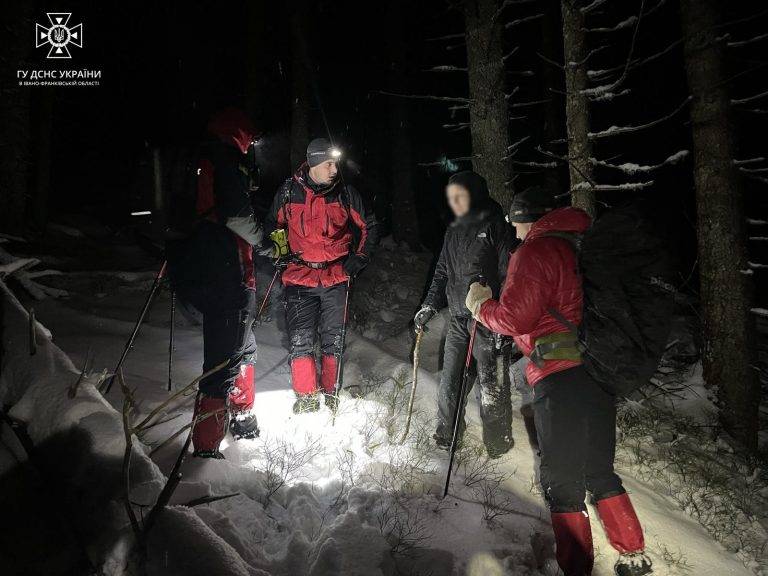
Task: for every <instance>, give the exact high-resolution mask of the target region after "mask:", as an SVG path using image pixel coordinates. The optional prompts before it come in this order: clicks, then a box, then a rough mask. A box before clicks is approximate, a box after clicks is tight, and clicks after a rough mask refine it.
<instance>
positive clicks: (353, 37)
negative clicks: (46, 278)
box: [32, 0, 768, 270]
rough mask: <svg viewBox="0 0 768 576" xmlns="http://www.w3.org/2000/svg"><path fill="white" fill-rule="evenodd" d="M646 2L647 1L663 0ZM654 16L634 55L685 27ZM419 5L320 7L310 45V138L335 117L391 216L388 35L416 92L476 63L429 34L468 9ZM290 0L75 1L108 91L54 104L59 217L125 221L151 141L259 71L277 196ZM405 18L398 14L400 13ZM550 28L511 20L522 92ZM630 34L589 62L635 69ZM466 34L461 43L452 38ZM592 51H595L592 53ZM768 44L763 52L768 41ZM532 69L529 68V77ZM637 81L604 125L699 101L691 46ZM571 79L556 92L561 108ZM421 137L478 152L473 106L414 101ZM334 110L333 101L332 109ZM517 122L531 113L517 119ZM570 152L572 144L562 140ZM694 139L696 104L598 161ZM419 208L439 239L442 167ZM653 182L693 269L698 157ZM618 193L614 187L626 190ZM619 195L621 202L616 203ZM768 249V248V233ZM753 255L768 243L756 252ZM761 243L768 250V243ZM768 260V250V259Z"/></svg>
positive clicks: (751, 143) (648, 159) (237, 93)
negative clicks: (691, 117)
mask: <svg viewBox="0 0 768 576" xmlns="http://www.w3.org/2000/svg"><path fill="white" fill-rule="evenodd" d="M656 3H657V2H656V1H653V0H648V1H647V2H646V6H647V7H649V6H654V5H656ZM666 4H667V5H662V7H661V8H659V9H658V10H657V11H656V12H654V13H653V14H651V15H649V16H648V17H647V18H646V19H644V21H643V24H642V26H641V29H640V34H639V36H638V42H637V46H636V49H635V53H636V54H637V55H639V56H643V55H649V54H652V53H654V52H657V51H658V50H660V49H661V48H662V47H664V46H667V45H668V44H670V43H672V42H673V41H674V40H675V39H677V38H679V37H680V31H679V24H678V18H677V13H676V6H675V4H676V3H675V2H672V1H669V2H667V3H666ZM403 5H404V6H408V8H407V10H402V11H400V12H396V11H393V10H388V6H387V3H369V2H354V1H350V0H340V1H334V2H330V1H318V2H310V6H311V8H310V15H309V17H308V19H307V21H308V32H307V45H308V50H309V53H310V57H311V58H312V60H313V63H314V74H313V76H314V77H313V78H308V79H307V81H308V82H311V84H312V86H314V87H316V89H315V90H313V92H314V93H315V94H316V102H315V105H314V106H313V107H312V124H313V129H312V135H313V136H318V135H325V132H326V130H325V124H324V122H323V112H324V113H325V116H326V117H327V122H328V126H329V127H330V130H331V132H332V136H333V137H334V139H335V140H337V141H339V142H341V143H342V144H343V145H344V148H345V151H346V153H347V157H348V158H350V159H351V160H353V161H354V162H356V163H357V164H358V165H359V166H360V167H361V169H362V171H361V174H360V176H359V182H358V183H359V187H360V188H361V189H362V190H363V192H364V193H365V194H367V195H368V196H369V198H371V199H372V200H373V201H374V202H375V205H376V207H377V210H378V211H379V213H380V216H381V217H382V219H383V220H384V221H385V223H386V221H387V217H388V215H387V205H388V189H389V187H390V174H389V172H388V162H389V160H388V158H389V153H390V147H391V145H390V143H389V141H388V139H387V137H386V134H385V128H386V123H387V107H388V104H389V98H390V97H388V96H383V95H381V94H379V93H378V91H380V90H386V89H387V88H388V86H387V78H388V71H389V65H390V60H391V58H390V56H389V54H390V52H389V50H390V40H391V39H392V38H393V36H397V37H398V38H401V39H403V40H404V41H405V42H406V45H407V62H408V68H409V70H410V71H411V73H410V75H409V84H410V85H409V86H408V87H407V91H408V92H410V93H413V94H442V95H457V96H462V95H465V94H466V77H465V76H464V75H463V74H460V73H444V74H439V73H434V72H426V71H424V70H425V69H426V68H428V67H430V66H434V65H444V64H453V65H458V66H464V50H463V47H461V46H458V47H456V48H454V49H450V50H449V49H446V46H447V45H450V43H446V42H434V41H427V40H426V39H428V38H433V37H436V36H443V35H446V34H452V33H457V32H460V31H461V29H462V26H463V22H462V18H461V15H460V14H459V13H457V12H455V11H451V10H449V9H447V6H446V3H445V2H440V1H436V0H427V1H424V2H411V3H404V4H403ZM757 5H758V4H757V3H753V2H732V3H728V5H727V12H728V14H727V19H729V20H730V19H735V18H738V17H740V16H743V15H745V14H751V13H754V12H755V11H756V10H755V6H757ZM291 6H292V3H291V2H268V3H266V4H264V9H263V11H262V14H263V21H262V23H261V24H260V25H253V24H251V22H249V18H250V17H251V16H250V15H252V14H253V12H254V10H253V9H251V10H250V11H249V10H248V9H247V4H246V2H245V1H244V0H232V1H225V2H223V1H218V2H216V1H212V0H205V1H202V2H195V3H189V2H187V3H181V2H155V3H149V2H131V3H128V2H114V1H96V0H90V1H86V0H79V1H76V0H73V1H71V2H69V3H68V4H67V6H66V10H67V11H72V12H73V23H76V22H83V25H84V42H85V46H84V48H83V49H81V50H79V49H74V50H75V52H74V57H73V59H72V61H71V62H70V63H69V64H68V66H71V67H73V68H80V67H83V68H100V69H101V70H102V74H103V78H102V84H101V86H99V87H87V88H66V89H59V90H58V91H57V92H56V98H55V102H54V116H53V117H54V124H53V130H52V133H53V142H52V146H53V150H52V155H53V158H54V162H53V166H52V176H51V181H52V201H51V206H52V211H53V214H54V215H53V219H54V220H55V219H56V217H55V214H56V213H57V212H61V213H76V212H82V211H91V212H93V213H95V214H96V215H98V216H99V217H100V218H101V219H103V220H104V221H106V222H112V223H119V222H124V221H125V220H126V218H127V213H128V212H129V210H130V209H135V208H139V207H141V206H140V205H141V203H142V202H143V200H141V195H142V191H145V190H146V189H147V187H148V185H149V180H148V177H149V169H148V161H149V150H150V148H151V147H152V146H156V145H158V146H164V145H168V144H169V143H173V142H179V141H182V140H186V139H192V138H196V137H199V136H200V135H201V134H203V130H202V129H203V127H204V123H205V119H206V117H207V116H208V114H209V113H210V112H211V111H213V110H214V109H215V108H217V107H219V106H222V105H225V104H229V103H238V102H241V103H242V102H245V101H246V100H247V99H245V98H246V97H247V96H248V95H249V94H251V95H252V91H251V93H249V92H248V90H249V84H248V74H249V71H251V74H253V70H257V71H258V75H257V78H258V81H257V82H256V84H252V85H258V94H257V95H256V98H258V100H259V101H260V102H261V104H260V105H259V107H258V108H259V110H258V114H256V115H257V116H259V117H260V119H259V122H260V125H261V127H262V128H263V130H264V135H265V141H264V142H265V153H266V156H267V157H268V158H266V164H265V170H264V171H265V175H264V180H263V190H264V191H265V193H266V194H271V193H272V191H273V190H274V188H275V187H276V186H277V184H278V183H279V182H280V181H282V180H283V179H284V178H285V177H287V176H288V170H289V163H288V159H287V156H288V140H287V130H288V126H289V119H290V100H291V92H290V89H291V84H290V77H289V74H290V70H291V60H290V59H291V49H292V46H291V38H290V33H289V17H288V16H289V10H290V9H291ZM638 6H639V2H623V1H622V2H619V1H613V2H608V3H607V4H606V9H605V13H604V14H603V15H600V16H596V17H595V18H593V19H592V20H591V21H590V25H592V26H612V25H614V24H616V23H617V22H619V21H621V20H623V19H625V18H626V17H628V16H631V15H632V14H634V13H636V11H637V8H638ZM61 9H62V7H61V6H59V5H58V3H55V2H50V3H46V2H41V3H40V6H39V11H38V12H39V18H38V20H41V21H42V20H43V19H44V18H45V16H44V13H45V12H46V11H47V10H61ZM552 9H555V10H556V9H557V3H556V2H552V1H551V0H541V2H539V3H530V4H522V5H520V6H519V7H515V8H511V9H508V10H507V12H506V16H505V17H506V18H507V20H512V19H514V18H518V17H524V16H528V15H532V14H537V13H540V12H541V11H542V10H552ZM393 12H395V13H394V14H393ZM764 23H765V18H763V19H759V20H756V21H754V22H747V23H745V24H743V25H739V26H737V27H735V28H733V29H729V30H730V31H731V32H732V33H733V34H734V35H738V37H749V36H751V35H754V34H755V33H757V32H759V31H760V30H761V29H763V28H764V27H765V25H764ZM540 30H541V25H540V23H539V22H538V21H536V20H534V21H533V22H530V23H527V24H523V25H520V26H516V27H513V28H511V29H510V30H508V31H507V32H506V33H505V42H506V43H507V48H511V47H513V46H519V47H520V48H519V50H518V52H517V53H516V54H515V55H514V57H512V58H510V59H509V61H508V64H507V65H508V69H509V70H510V71H511V73H510V75H509V78H508V81H509V84H508V89H511V87H512V86H514V85H516V84H519V85H520V91H519V92H518V94H516V96H515V97H516V98H517V99H518V101H521V102H524V101H531V100H536V99H539V98H541V97H542V92H541V90H542V86H541V82H540V81H539V79H540V77H541V71H542V67H543V66H548V64H545V63H543V62H542V60H541V59H539V58H538V57H537V56H536V53H537V52H538V51H540V49H541V48H540V36H541V33H540ZM630 37H631V30H630V31H623V32H616V33H610V34H608V33H604V34H598V33H595V34H592V35H590V39H591V40H593V41H594V46H598V45H601V44H604V43H606V44H607V43H609V42H610V43H611V48H610V49H607V50H604V51H603V52H602V53H600V54H599V55H598V56H597V57H596V58H595V59H594V63H593V65H592V66H591V67H592V68H594V69H599V68H606V67H610V66H616V65H619V64H621V63H622V62H623V61H624V59H625V55H626V53H627V51H628V49H629V40H630ZM454 44H455V42H454ZM594 46H593V47H594ZM761 48H762V50H761ZM764 48H765V42H763V43H762V45H761V44H759V43H758V44H757V45H756V46H755V47H754V48H750V49H741V50H739V51H735V52H736V53H735V54H733V55H732V57H731V61H730V62H729V64H730V66H731V68H732V70H731V72H732V73H733V74H738V73H739V72H741V71H743V70H747V69H751V68H759V67H760V66H762V62H761V60H760V58H761V57H762V56H763V55H764V54H765V51H764ZM44 56H45V51H44V50H43V49H39V50H37V51H36V52H35V53H34V55H33V60H32V63H33V65H38V66H39V67H40V68H45V67H46V66H48V64H47V62H46V59H45V57H44ZM523 70H530V71H532V72H533V74H532V75H531V76H521V75H519V74H517V73H514V72H515V71H523ZM765 77H766V75H765V73H764V71H762V72H761V71H760V70H757V71H756V72H753V73H751V74H744V75H742V76H737V77H736V78H735V79H734V80H733V93H734V94H735V95H740V96H743V95H750V94H755V93H758V92H760V91H762V90H765ZM627 87H628V88H631V89H632V94H631V95H629V96H626V97H622V98H620V99H617V100H616V101H615V102H613V103H603V104H595V105H594V106H593V108H592V111H593V115H592V120H593V121H592V124H593V129H598V130H599V129H604V128H607V127H608V126H610V125H612V124H641V123H644V122H647V121H649V120H653V119H655V118H658V117H660V116H663V115H664V114H667V113H668V112H670V111H671V110H673V109H674V108H675V107H677V106H678V105H679V104H680V103H681V102H682V101H683V99H684V98H685V97H686V94H687V92H686V86H685V73H684V69H683V67H682V54H681V49H680V47H679V46H678V47H676V48H673V49H672V50H671V51H670V53H669V54H667V55H665V56H663V57H661V58H659V59H658V61H656V62H654V63H652V64H649V65H646V66H644V67H641V68H638V69H636V70H633V71H632V72H631V75H630V78H629V80H628V82H627ZM559 90H560V88H555V92H554V93H553V94H551V97H553V98H556V99H557V100H558V102H562V95H561V94H559V93H558V92H559ZM408 103H409V113H410V118H411V125H410V126H409V131H410V137H411V141H412V143H413V163H414V164H416V163H421V162H431V161H435V160H437V159H438V157H439V156H440V155H442V154H447V155H448V156H466V155H467V154H468V153H469V151H470V148H469V133H468V130H461V131H458V132H448V131H446V130H445V129H443V128H442V127H441V125H442V124H445V123H450V122H461V121H464V120H465V119H466V117H467V113H466V112H464V111H459V112H458V113H457V114H456V116H455V117H452V116H451V114H450V113H449V111H448V109H447V105H445V104H444V103H438V102H429V101H417V100H409V101H408ZM321 108H322V111H321ZM512 115H514V116H517V112H515V113H514V114H512ZM525 115H526V117H525V118H521V119H517V120H512V121H511V124H510V129H511V135H512V140H513V141H515V140H517V139H519V138H521V137H522V136H525V135H529V134H530V135H532V139H531V142H530V144H531V145H530V146H528V147H527V148H525V149H523V150H522V151H521V152H520V155H519V157H518V158H519V159H520V160H536V161H545V160H546V159H545V158H543V157H542V156H540V155H538V154H537V153H536V152H535V151H534V150H533V146H534V145H536V144H543V142H541V130H540V125H541V122H542V118H541V111H540V108H537V107H530V108H526V109H525ZM765 118H766V116H762V117H761V118H755V117H754V116H747V117H746V118H745V117H744V115H743V114H742V115H737V116H736V117H735V121H736V122H737V126H738V128H739V130H738V134H739V138H740V140H739V144H740V148H741V151H742V153H741V155H742V156H743V157H745V158H746V157H752V156H758V155H765V154H762V153H761V150H762V151H764V150H765V146H764V144H763V141H762V139H761V136H760V135H761V133H762V131H763V130H762V129H761V128H760V124H757V125H756V124H755V122H760V123H764V121H765ZM549 147H550V148H551V149H554V150H558V151H559V152H563V151H564V149H563V147H562V145H560V147H559V148H558V145H551V146H549ZM683 148H686V149H690V141H689V126H688V125H687V111H685V110H683V112H682V113H680V114H679V115H678V116H676V117H675V118H673V119H671V120H670V121H668V122H665V123H663V124H662V125H660V126H659V127H656V128H653V129H651V130H647V131H644V132H642V133H639V134H638V135H636V136H632V137H620V138H615V139H612V140H611V141H610V142H606V143H605V144H602V143H601V144H598V146H597V147H596V155H597V156H598V157H599V158H601V159H610V160H611V161H612V162H614V163H621V162H630V161H631V162H637V163H641V164H645V163H647V164H653V163H657V162H659V161H661V160H663V159H664V158H666V157H667V156H668V155H670V154H672V153H674V152H676V151H677V150H680V149H683ZM519 172H520V173H519V177H518V180H517V181H516V186H517V187H525V186H527V185H529V184H530V183H532V182H535V181H536V180H537V179H540V178H541V177H542V173H541V172H540V171H539V172H536V171H532V170H531V169H529V168H525V169H520V171H519ZM415 175H416V178H415V186H416V190H417V202H418V206H419V209H420V219H421V222H420V224H421V227H422V241H423V242H424V244H425V245H427V246H429V247H430V248H433V249H434V248H436V247H439V245H440V241H441V236H440V232H441V230H442V228H443V226H444V221H445V216H446V208H445V205H444V202H443V200H442V187H443V185H444V183H445V180H446V178H447V175H446V174H445V173H444V172H442V171H440V170H439V169H436V168H429V169H426V168H422V167H417V168H416V169H415ZM597 175H598V177H599V179H600V181H601V182H605V183H609V182H612V179H613V181H615V178H616V176H615V174H611V173H608V172H605V173H604V171H598V173H597ZM653 179H654V180H655V181H656V185H655V186H654V187H653V189H651V190H648V191H645V192H644V195H646V196H649V197H650V198H652V199H653V200H654V201H656V202H658V205H659V210H658V216H659V219H660V221H661V222H662V223H663V225H664V226H665V227H666V228H667V229H668V230H670V231H671V232H672V234H673V240H674V242H675V245H676V246H677V247H678V248H679V253H680V256H681V270H690V268H691V266H692V264H693V254H694V249H695V235H694V224H693V219H694V212H693V189H692V187H693V183H692V179H691V163H690V160H687V161H686V162H684V163H682V164H681V165H680V166H677V167H672V168H665V169H663V170H662V171H660V172H659V173H658V174H655V175H654V177H653ZM746 190H747V203H748V207H749V210H748V212H749V214H750V215H751V216H752V217H757V216H758V215H759V213H760V212H762V213H764V212H765V207H766V200H765V199H766V198H768V195H766V194H765V185H764V184H763V185H752V184H749V185H748V186H747V188H746ZM613 194H615V193H613ZM602 199H603V200H605V201H607V202H613V201H614V200H615V199H616V196H610V197H604V198H602ZM763 244H766V243H763ZM751 249H752V250H753V252H754V253H757V252H758V250H757V247H754V246H751ZM763 252H765V250H764V249H763ZM760 256H761V257H762V259H763V260H766V258H765V257H764V256H765V254H762V255H760Z"/></svg>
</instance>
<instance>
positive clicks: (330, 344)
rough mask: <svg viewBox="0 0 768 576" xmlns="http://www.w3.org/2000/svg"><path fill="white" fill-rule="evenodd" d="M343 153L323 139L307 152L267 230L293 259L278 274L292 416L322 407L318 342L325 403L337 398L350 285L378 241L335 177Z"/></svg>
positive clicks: (357, 200)
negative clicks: (280, 233)
mask: <svg viewBox="0 0 768 576" xmlns="http://www.w3.org/2000/svg"><path fill="white" fill-rule="evenodd" d="M340 156H341V153H340V152H339V151H338V149H336V148H334V147H333V146H332V145H331V143H330V142H329V141H328V140H326V139H325V138H317V139H315V140H313V141H312V142H310V143H309V146H308V147H307V161H306V163H304V164H302V165H301V166H300V167H299V169H298V170H297V171H296V173H295V174H294V175H293V177H291V178H290V179H289V180H288V181H287V182H286V183H285V184H284V185H283V186H282V187H281V188H280V190H278V192H277V194H276V195H275V200H274V202H273V203H272V208H271V209H270V214H269V215H268V217H267V221H266V230H267V231H268V232H270V233H271V232H272V231H274V230H278V229H283V230H285V231H286V233H287V236H288V246H289V248H290V251H291V254H292V255H293V257H292V259H291V261H290V263H289V264H288V266H287V267H286V268H285V270H284V271H283V275H282V281H283V286H284V287H285V311H286V318H287V322H288V332H289V337H290V347H291V348H290V354H291V381H292V383H293V390H294V392H295V393H296V402H295V404H294V406H293V411H294V412H295V413H302V412H314V411H316V410H318V409H319V407H320V401H319V397H318V374H317V363H316V361H315V356H314V349H315V339H316V337H317V334H318V332H319V335H320V348H321V353H322V359H321V362H320V377H319V387H320V390H321V391H322V393H323V394H324V396H325V404H326V406H328V407H329V408H331V410H335V409H336V402H337V398H336V396H335V395H334V391H335V390H334V389H335V384H336V381H337V376H338V374H337V370H338V366H339V359H340V357H341V354H342V353H343V350H342V342H341V340H342V338H341V335H342V330H343V328H344V322H345V320H346V319H345V317H344V303H345V300H346V295H347V290H348V289H349V280H350V279H351V278H354V277H355V276H356V275H357V274H358V273H360V271H362V269H363V268H365V266H366V265H367V264H368V261H369V259H370V257H371V252H372V250H373V248H374V246H375V245H376V242H377V240H378V232H377V226H376V219H375V217H374V215H373V213H372V212H370V211H369V210H367V209H366V208H365V206H364V205H363V200H362V197H361V196H360V194H359V193H358V191H357V190H355V188H353V187H352V186H350V185H347V184H345V183H344V181H343V180H342V179H341V177H340V176H339V170H338V166H337V162H338V160H339V157H340Z"/></svg>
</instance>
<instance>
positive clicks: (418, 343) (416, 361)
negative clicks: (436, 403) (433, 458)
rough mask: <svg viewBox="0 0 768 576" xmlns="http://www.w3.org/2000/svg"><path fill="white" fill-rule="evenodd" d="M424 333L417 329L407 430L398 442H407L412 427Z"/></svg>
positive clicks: (422, 330) (406, 418) (406, 423)
mask: <svg viewBox="0 0 768 576" xmlns="http://www.w3.org/2000/svg"><path fill="white" fill-rule="evenodd" d="M423 335H424V329H423V328H422V329H419V330H416V343H415V344H414V346H413V385H412V387H411V397H410V399H409V400H408V412H407V414H406V417H405V430H404V431H403V436H402V438H400V442H398V444H402V443H403V442H405V439H406V438H407V437H408V432H409V430H410V429H411V416H412V415H413V401H414V399H415V398H416V383H417V382H418V375H419V347H420V346H421V337H422V336H423Z"/></svg>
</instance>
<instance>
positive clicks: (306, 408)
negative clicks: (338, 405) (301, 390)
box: [293, 394, 320, 414]
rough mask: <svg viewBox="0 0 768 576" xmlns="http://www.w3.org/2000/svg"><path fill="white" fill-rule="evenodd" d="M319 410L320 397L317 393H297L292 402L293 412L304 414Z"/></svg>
mask: <svg viewBox="0 0 768 576" xmlns="http://www.w3.org/2000/svg"><path fill="white" fill-rule="evenodd" d="M318 410H320V398H318V397H317V394H297V395H296V402H294V403H293V413H294V414H306V413H308V412H317V411H318Z"/></svg>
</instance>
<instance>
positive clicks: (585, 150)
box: [560, 0, 595, 216]
mask: <svg viewBox="0 0 768 576" xmlns="http://www.w3.org/2000/svg"><path fill="white" fill-rule="evenodd" d="M560 6H561V10H562V16H563V65H564V66H565V92H566V95H565V116H566V121H565V125H566V131H567V134H568V169H569V172H570V176H571V203H572V204H573V205H574V206H576V207H577V208H581V209H582V210H585V211H586V212H587V213H588V214H589V215H590V216H594V215H595V191H594V189H593V187H592V184H591V181H592V165H591V164H590V163H589V159H590V158H591V156H592V143H591V142H590V141H589V100H588V99H587V96H586V94H584V90H586V88H587V63H586V62H585V61H584V60H585V58H586V56H587V40H586V34H585V32H584V15H583V14H582V13H581V6H582V3H581V2H579V1H578V0H562V2H561V3H560Z"/></svg>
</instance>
